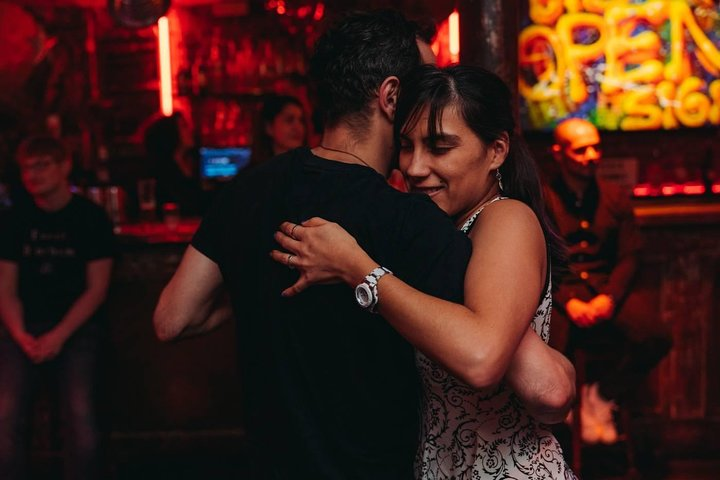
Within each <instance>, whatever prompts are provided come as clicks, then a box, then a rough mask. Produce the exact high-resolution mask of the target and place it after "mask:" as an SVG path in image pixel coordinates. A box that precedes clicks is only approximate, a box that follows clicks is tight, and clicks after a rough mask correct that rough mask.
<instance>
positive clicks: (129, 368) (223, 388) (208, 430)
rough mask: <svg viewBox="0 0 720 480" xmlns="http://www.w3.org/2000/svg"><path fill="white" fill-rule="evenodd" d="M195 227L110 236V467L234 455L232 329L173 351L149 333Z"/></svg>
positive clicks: (236, 382)
mask: <svg viewBox="0 0 720 480" xmlns="http://www.w3.org/2000/svg"><path fill="white" fill-rule="evenodd" d="M199 223H200V222H199V219H183V220H181V221H180V223H179V224H178V225H177V228H168V227H167V226H166V225H165V224H164V223H161V222H144V223H136V224H127V225H121V226H119V227H117V228H116V234H117V237H118V240H119V244H120V247H121V248H120V255H119V258H118V261H117V263H116V267H115V269H114V272H113V277H112V284H111V288H110V292H109V298H108V313H109V315H108V316H109V319H110V342H109V343H110V345H109V351H108V363H109V373H108V377H107V378H108V379H109V381H108V382H107V395H108V404H109V409H110V411H109V412H107V413H108V415H109V419H110V422H111V424H110V426H109V428H110V438H111V443H112V451H113V455H114V456H115V457H116V458H115V463H117V464H122V463H123V458H136V457H137V456H138V455H154V454H163V453H173V454H177V453H178V452H183V451H188V452H190V451H193V452H194V453H202V452H207V453H213V454H217V453H218V452H227V453H228V454H232V455H236V454H241V453H242V452H241V451H240V450H241V446H242V442H243V438H244V432H243V429H242V421H241V405H240V386H241V381H240V379H239V374H238V372H237V368H236V362H235V344H234V339H235V329H234V325H233V324H231V323H228V324H225V325H222V326H221V327H220V328H218V329H217V330H216V331H214V332H211V333H210V334H208V335H204V336H201V337H196V338H190V339H187V340H182V341H179V342H174V343H161V342H160V341H158V340H157V339H156V338H155V334H154V331H153V326H152V312H153V310H154V308H155V305H156V303H157V300H158V297H159V295H160V292H161V291H162V289H163V287H164V286H165V285H166V283H167V282H168V280H169V279H170V277H171V276H172V274H173V272H174V271H175V269H176V268H177V265H178V264H179V262H180V259H181V258H182V255H183V252H184V251H185V248H186V247H187V244H188V242H189V241H190V240H191V238H192V235H193V233H194V232H195V230H196V229H197V227H198V225H199ZM228 449H230V451H228Z"/></svg>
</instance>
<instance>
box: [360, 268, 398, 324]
mask: <svg viewBox="0 0 720 480" xmlns="http://www.w3.org/2000/svg"><path fill="white" fill-rule="evenodd" d="M388 273H390V274H392V272H391V271H390V270H388V269H387V268H385V267H378V268H376V269H374V270H373V271H372V272H370V273H368V274H367V276H365V280H364V281H363V282H362V283H361V284H359V285H358V286H357V287H355V301H357V303H358V305H360V306H361V307H362V308H365V309H367V310H370V312H372V313H375V312H376V311H377V304H378V300H379V299H378V288H377V284H378V281H379V280H380V279H381V278H382V276H383V275H386V274H388Z"/></svg>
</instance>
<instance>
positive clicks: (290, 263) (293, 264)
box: [270, 250, 301, 268]
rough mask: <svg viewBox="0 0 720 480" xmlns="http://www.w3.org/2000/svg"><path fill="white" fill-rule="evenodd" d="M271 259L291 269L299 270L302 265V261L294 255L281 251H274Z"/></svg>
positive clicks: (271, 253)
mask: <svg viewBox="0 0 720 480" xmlns="http://www.w3.org/2000/svg"><path fill="white" fill-rule="evenodd" d="M270 257H271V258H272V259H273V260H275V261H276V262H277V263H279V264H281V265H284V266H286V267H289V268H297V267H299V266H301V265H300V259H299V258H298V257H297V256H296V255H295V254H293V253H288V252H283V251H280V250H272V251H271V252H270Z"/></svg>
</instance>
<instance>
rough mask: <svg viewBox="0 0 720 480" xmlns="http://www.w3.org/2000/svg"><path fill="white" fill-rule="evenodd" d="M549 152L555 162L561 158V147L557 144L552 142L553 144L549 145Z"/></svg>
mask: <svg viewBox="0 0 720 480" xmlns="http://www.w3.org/2000/svg"><path fill="white" fill-rule="evenodd" d="M550 152H551V153H552V156H553V158H554V159H555V161H556V162H559V161H560V160H561V159H562V147H561V146H560V145H559V144H557V143H554V144H553V146H552V147H550Z"/></svg>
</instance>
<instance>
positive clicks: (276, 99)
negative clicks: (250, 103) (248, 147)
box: [250, 95, 307, 166]
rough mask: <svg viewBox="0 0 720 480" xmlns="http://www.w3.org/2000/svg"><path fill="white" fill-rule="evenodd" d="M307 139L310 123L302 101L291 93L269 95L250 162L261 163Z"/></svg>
mask: <svg viewBox="0 0 720 480" xmlns="http://www.w3.org/2000/svg"><path fill="white" fill-rule="evenodd" d="M306 142H307V123H306V118H305V110H304V109H303V106H302V103H301V102H300V100H298V99H297V98H295V97H292V96H290V95H271V96H268V97H267V98H266V99H265V101H264V102H263V106H262V110H261V111H260V119H259V121H258V122H257V123H256V125H255V135H254V139H253V145H252V157H251V158H250V165H251V166H255V165H259V164H260V163H262V162H264V161H266V160H269V159H270V158H272V157H274V156H275V155H279V154H281V153H285V152H287V151H288V150H292V149H293V148H297V147H301V146H303V145H305V144H306Z"/></svg>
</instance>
